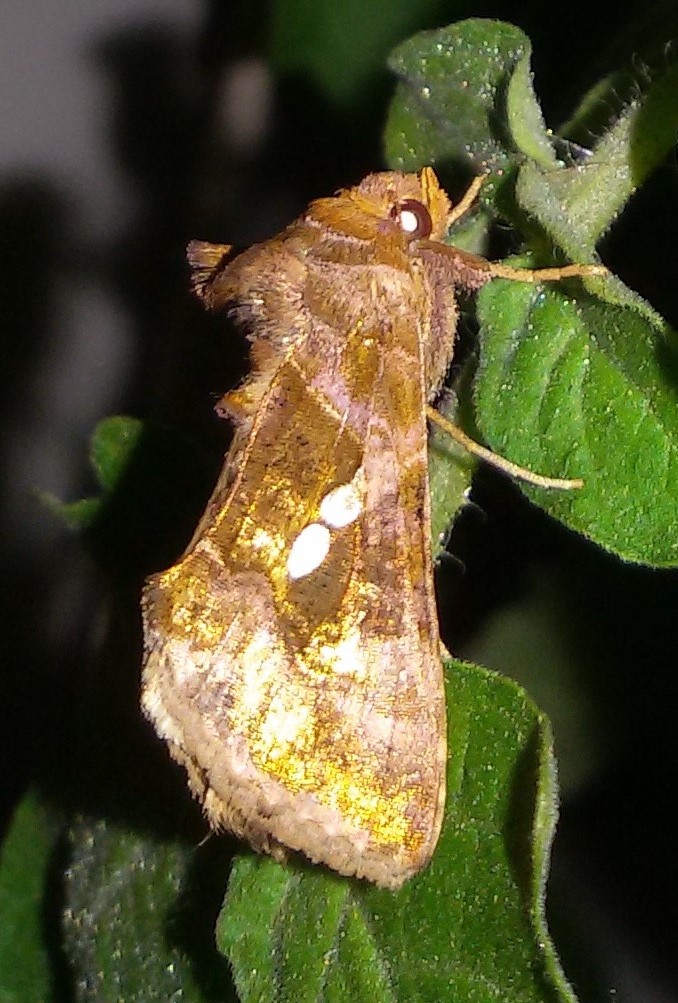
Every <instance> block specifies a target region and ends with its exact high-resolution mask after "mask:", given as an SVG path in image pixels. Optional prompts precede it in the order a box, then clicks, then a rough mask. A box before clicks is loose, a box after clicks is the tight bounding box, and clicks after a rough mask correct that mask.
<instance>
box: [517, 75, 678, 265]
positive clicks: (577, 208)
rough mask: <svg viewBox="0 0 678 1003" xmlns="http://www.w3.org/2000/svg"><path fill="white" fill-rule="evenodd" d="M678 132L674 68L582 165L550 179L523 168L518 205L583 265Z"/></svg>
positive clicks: (625, 112)
mask: <svg viewBox="0 0 678 1003" xmlns="http://www.w3.org/2000/svg"><path fill="white" fill-rule="evenodd" d="M677 132H678V66H675V65H674V66H672V67H669V68H667V69H666V71H665V72H664V73H663V74H662V75H660V76H657V77H656V78H655V80H654V81H653V83H652V85H651V86H650V87H649V89H648V90H647V91H646V92H645V93H644V94H643V95H642V97H640V98H637V99H636V100H634V101H633V102H631V103H630V104H629V105H628V106H627V107H626V108H625V109H624V110H623V112H622V113H621V114H620V116H619V117H618V119H617V120H616V122H614V124H613V125H612V127H611V128H610V129H609V130H608V131H607V132H606V133H605V134H604V135H603V136H602V137H601V138H600V140H599V141H598V142H597V144H596V146H595V149H594V151H593V153H592V155H591V156H590V157H588V158H587V160H586V163H585V164H583V165H580V166H579V167H577V168H570V169H569V170H561V171H555V172H551V173H545V172H544V171H543V170H541V169H539V168H537V166H536V165H534V164H530V165H526V166H525V167H524V168H523V170H522V171H521V172H520V178H519V181H518V186H517V190H516V195H517V198H518V201H519V202H520V204H521V205H522V206H523V208H524V209H525V210H526V211H527V212H529V213H531V214H532V215H533V216H535V217H536V218H537V219H538V220H539V222H540V223H541V224H542V226H543V227H544V228H545V230H546V231H547V232H548V233H549V235H550V237H551V238H552V239H553V241H554V243H555V244H557V245H558V246H559V247H561V248H563V250H565V252H566V253H567V254H568V256H569V257H571V258H572V259H574V260H588V259H589V258H590V256H591V255H592V254H593V251H594V249H595V245H596V242H597V241H598V240H599V239H600V238H601V236H602V235H603V234H604V233H605V231H606V230H607V229H608V227H609V226H610V224H611V223H612V221H613V220H614V218H615V217H616V216H617V214H618V213H619V212H620V210H621V209H622V207H623V206H624V205H625V203H626V202H627V201H628V199H629V198H630V197H631V195H632V194H633V192H634V191H635V190H636V188H637V187H638V186H639V185H640V184H642V182H643V181H644V180H645V179H646V178H647V176H648V175H649V174H650V173H651V172H652V171H653V170H654V169H655V168H656V167H657V166H658V165H659V164H660V163H661V162H662V161H663V160H664V158H665V157H666V155H667V153H669V152H670V151H671V150H672V149H673V147H674V145H675V141H676V133H677Z"/></svg>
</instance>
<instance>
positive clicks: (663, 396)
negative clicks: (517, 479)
mask: <svg viewBox="0 0 678 1003" xmlns="http://www.w3.org/2000/svg"><path fill="white" fill-rule="evenodd" d="M478 315H479V319H480V322H481V356H480V364H479V367H478V373H477V377H476V404H477V412H478V421H479V424H480V426H481V428H482V430H483V433H484V435H485V436H486V437H487V440H488V442H489V443H490V444H491V446H492V448H493V449H495V450H496V451H497V452H499V453H501V454H503V455H507V456H508V457H509V458H510V459H512V460H514V461H515V462H517V463H520V464H522V465H523V466H526V467H528V468H529V469H531V470H534V471H536V472H538V473H546V474H550V475H554V476H570V477H582V478H583V479H584V481H585V487H584V488H583V489H582V490H580V491H570V492H564V491H544V490H538V489H526V490H528V493H529V495H530V497H532V498H533V499H534V500H535V501H537V502H538V504H539V505H540V506H541V507H543V508H544V509H546V510H547V511H548V512H550V513H551V514H552V515H554V516H556V517H557V518H558V519H560V520H562V521H563V522H564V523H566V525H568V526H571V527H572V528H573V529H576V530H577V531H578V532H580V533H583V534H584V535H586V536H588V537H590V538H591V539H592V540H595V542H596V543H598V544H600V545H601V546H603V547H606V548H607V549H608V550H612V551H614V552H615V553H617V554H619V555H620V556H621V557H623V558H624V559H626V560H631V561H641V562H644V563H648V564H650V563H651V564H658V565H673V564H675V563H677V562H678V508H677V506H676V498H677V497H678V449H677V447H678V408H677V407H676V391H675V388H676V377H677V376H678V356H677V355H676V351H675V348H674V346H673V345H672V343H671V342H670V341H669V340H668V337H667V335H666V332H665V331H664V330H663V329H662V328H661V327H658V326H656V325H655V324H653V323H651V322H650V320H649V319H648V318H647V317H646V316H644V315H642V314H641V313H640V312H638V311H635V310H632V309H628V308H624V307H622V306H615V305H612V304H609V303H603V302H600V301H596V300H593V299H590V300H589V299H583V298H580V299H574V298H571V297H568V296H567V293H566V291H565V290H564V289H562V288H558V289H556V288H552V287H551V288H549V289H547V290H546V289H540V288H536V289H535V288H534V287H530V286H526V285H523V284H522V283H519V282H503V281H502V282H499V281H495V282H491V283H490V284H489V285H488V286H486V287H485V289H483V290H482V292H481V293H480V295H479V297H478Z"/></svg>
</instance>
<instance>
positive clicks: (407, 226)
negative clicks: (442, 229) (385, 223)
mask: <svg viewBox="0 0 678 1003" xmlns="http://www.w3.org/2000/svg"><path fill="white" fill-rule="evenodd" d="M391 219H394V220H396V222H397V223H399V224H400V229H401V230H402V231H403V233H406V234H407V236H408V237H429V236H430V234H431V230H432V229H433V224H432V222H431V214H430V213H429V211H428V209H427V208H426V206H425V205H424V204H423V202H418V201H417V199H405V200H404V201H403V202H399V203H398V205H394V206H393V208H392V209H391Z"/></svg>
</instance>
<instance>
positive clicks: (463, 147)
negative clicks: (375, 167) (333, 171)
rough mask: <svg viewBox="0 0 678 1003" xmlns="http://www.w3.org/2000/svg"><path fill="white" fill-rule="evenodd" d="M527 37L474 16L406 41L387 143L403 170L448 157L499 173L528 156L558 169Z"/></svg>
mask: <svg viewBox="0 0 678 1003" xmlns="http://www.w3.org/2000/svg"><path fill="white" fill-rule="evenodd" d="M530 52H531V46H530V42H529V39H528V38H527V36H526V35H524V34H523V32H522V31H520V29H519V28H516V27H514V26H513V25H511V24H506V23H503V22H501V21H489V20H483V19H472V20H468V21H460V22H459V23H457V24H452V25H450V26H449V27H447V28H441V29H439V30H437V31H424V32H421V33H420V34H418V35H415V36H414V37H413V38H410V39H408V41H407V42H404V43H403V44H402V45H400V46H398V48H397V49H396V50H395V51H394V52H393V53H392V54H391V58H390V60H389V65H390V67H391V69H392V70H393V71H394V72H395V73H396V74H397V76H398V77H399V79H400V83H399V84H398V87H397V90H396V94H395V98H394V100H393V102H392V104H391V108H390V111H389V118H388V123H387V126H386V135H385V146H386V159H387V161H388V163H389V164H390V165H391V166H392V167H393V168H396V169H398V170H414V169H415V168H416V167H420V166H421V165H422V164H433V163H436V162H438V163H439V162H441V161H451V162H453V163H458V164H462V165H466V167H467V169H468V167H469V166H470V162H471V160H475V161H477V162H479V163H481V162H482V164H483V166H484V168H485V170H493V171H499V170H500V169H502V168H504V169H505V168H506V167H507V165H508V164H510V163H511V162H514V161H515V162H518V161H519V160H520V159H522V157H523V156H531V157H534V158H535V160H536V161H537V162H538V163H540V164H541V165H543V166H545V167H553V166H555V158H554V154H553V151H552V149H551V144H550V141H549V137H548V133H547V132H546V129H545V127H544V122H543V119H542V115H541V110H540V108H539V106H538V104H537V100H536V98H535V95H534V90H533V88H532V77H531V73H530V68H529V64H530Z"/></svg>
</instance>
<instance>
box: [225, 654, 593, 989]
mask: <svg viewBox="0 0 678 1003" xmlns="http://www.w3.org/2000/svg"><path fill="white" fill-rule="evenodd" d="M448 669H449V671H448V707H449V743H450V758H449V767H448V797H447V807H446V818H445V823H444V826H443V832H442V835H441V839H440V843H439V846H438V849H437V851H436V854H435V856H434V859H433V861H432V863H431V865H430V866H429V867H428V868H427V869H426V870H425V871H424V872H423V873H422V874H421V875H418V876H417V877H416V878H414V879H413V880H412V881H409V882H408V883H407V884H406V885H405V886H404V887H403V888H402V889H401V890H400V891H399V892H398V893H392V892H388V891H384V890H381V889H378V888H375V887H373V886H370V885H368V884H367V883H365V882H358V881H349V880H345V879H342V878H340V877H338V876H336V875H333V874H331V873H329V872H327V871H325V870H323V869H321V868H314V867H311V866H308V867H302V866H301V865H298V866H295V867H293V866H291V865H289V866H287V867H283V866H281V865H279V864H276V863H274V862H273V861H271V860H264V859H260V858H256V857H253V856H252V855H251V854H244V855H242V856H240V857H239V858H238V859H237V860H236V863H235V865H234V869H233V872H232V876H231V881H230V885H229V890H228V894H227V896H226V900H225V902H224V907H223V910H222V914H221V917H220V919H219V924H218V929H217V941H218V944H219V946H220V947H221V949H222V950H223V951H224V952H225V953H226V954H227V956H228V958H229V960H230V961H231V963H232V965H233V971H234V977H235V980H236V985H237V987H238V991H239V994H240V997H241V999H242V1000H243V1001H244V1003H249V1001H254V1000H256V1001H258V1003H265V1001H274V1000H275V1001H281V1003H282V1001H295V1003H297V1001H311V1000H319V999H323V1000H325V999H327V1000H332V1001H337V1003H339V1001H343V1000H358V999H369V1000H374V1001H375V1003H378V1001H380V1000H383V1001H388V1003H394V1001H397V1000H407V1001H425V1000H426V1001H432V1003H433V1001H436V1003H437V1001H439V1000H443V999H458V1000H464V1001H465V1003H474V1001H478V1003H481V1001H482V1003H487V1000H490V999H497V1000H505V999H511V1000H512V1001H515V1003H528V1001H537V1000H539V1001H546V1000H550V1001H555V1000H572V999H573V996H572V994H571V990H570V989H569V987H568V985H567V983H566V981H565V979H564V977H563V974H562V972H561V970H560V968H559V965H558V962H557V959H556V956H555V953H554V950H553V947H552V945H551V943H550V941H549V939H548V935H547V932H546V927H545V922H544V913H543V895H544V877H545V872H546V867H547V862H548V854H549V849H550V844H551V839H552V835H553V826H554V822H555V814H556V810H555V776H554V767H553V757H552V750H551V736H550V731H549V728H548V724H547V723H546V721H545V719H544V718H543V716H542V715H540V714H539V712H538V711H537V710H536V708H535V707H534V705H533V704H532V703H531V702H530V700H529V699H528V698H527V697H526V695H525V693H524V692H523V691H522V690H521V689H520V688H519V687H518V686H516V685H515V684H514V683H512V682H510V681H508V680H504V679H500V678H498V677H497V676H495V675H493V674H492V673H489V672H485V671H483V670H481V669H479V668H476V667H474V666H469V665H462V664H459V663H453V664H451V665H450V666H448Z"/></svg>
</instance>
